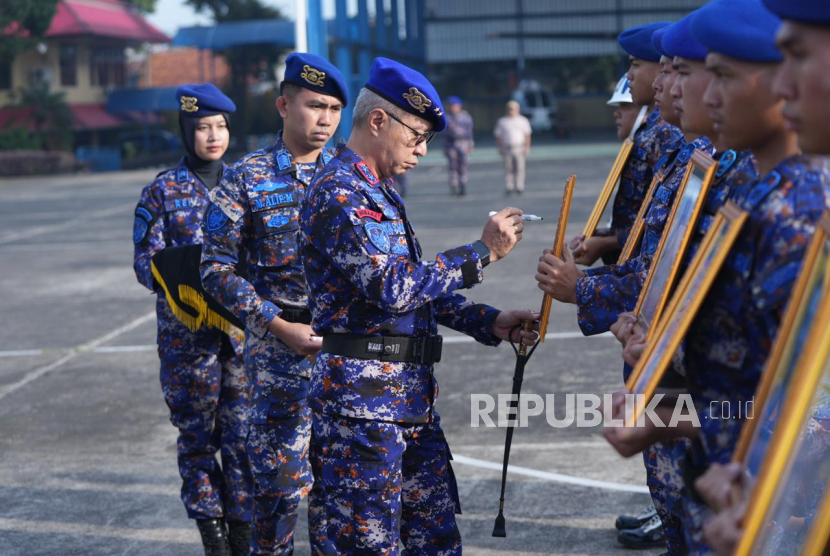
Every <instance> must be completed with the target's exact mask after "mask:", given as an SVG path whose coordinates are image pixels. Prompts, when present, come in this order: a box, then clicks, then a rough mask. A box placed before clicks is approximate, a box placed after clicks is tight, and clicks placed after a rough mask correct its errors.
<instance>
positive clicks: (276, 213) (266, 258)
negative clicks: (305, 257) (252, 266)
mask: <svg viewBox="0 0 830 556" xmlns="http://www.w3.org/2000/svg"><path fill="white" fill-rule="evenodd" d="M298 218H299V212H298V211H297V207H286V208H280V209H274V210H266V211H262V212H258V213H256V216H255V221H256V235H257V238H256V243H257V251H258V253H259V256H258V257H257V263H258V264H259V266H268V267H278V266H286V265H289V264H292V263H293V262H294V261H295V260H296V259H297V255H298V253H297V233H298V230H299V226H298Z"/></svg>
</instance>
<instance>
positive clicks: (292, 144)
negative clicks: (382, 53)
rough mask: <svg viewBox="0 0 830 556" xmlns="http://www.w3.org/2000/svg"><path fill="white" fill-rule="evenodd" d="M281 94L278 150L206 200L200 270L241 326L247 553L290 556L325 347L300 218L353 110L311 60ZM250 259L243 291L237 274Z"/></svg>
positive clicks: (250, 161) (290, 62) (320, 64)
mask: <svg viewBox="0 0 830 556" xmlns="http://www.w3.org/2000/svg"><path fill="white" fill-rule="evenodd" d="M280 92H281V94H280V97H279V98H278V99H277V108H278V109H279V111H280V115H281V116H282V118H283V121H284V128H283V130H282V131H281V132H280V133H279V134H278V135H277V141H276V143H275V144H274V145H273V146H271V147H268V148H266V149H262V150H260V151H256V152H254V153H251V154H249V155H247V156H245V157H243V158H242V159H241V160H240V161H239V162H237V163H236V164H234V166H233V167H232V168H231V169H230V170H228V172H227V173H226V174H225V176H224V178H223V179H222V182H221V183H220V184H219V187H217V188H216V189H215V190H214V191H213V192H212V193H211V202H212V205H211V207H210V209H209V210H208V213H207V218H206V219H205V224H204V230H205V232H204V233H205V246H204V249H203V253H202V266H201V269H202V280H203V282H204V287H205V289H206V290H207V291H208V292H209V293H210V294H211V295H213V297H215V298H216V299H217V300H218V301H219V302H220V303H222V304H223V305H224V306H225V307H227V308H228V309H229V310H230V311H232V312H233V313H234V314H235V315H237V316H238V317H239V319H240V320H242V321H243V322H245V324H246V332H247V333H246V338H247V340H246V343H245V367H246V368H247V371H248V377H249V380H250V382H251V411H250V414H249V421H250V433H249V436H248V443H247V445H248V455H249V457H250V460H251V468H252V471H253V474H254V483H255V485H254V487H255V488H254V496H255V499H256V515H255V518H254V535H253V542H252V545H251V553H252V554H291V553H292V552H293V550H294V527H295V525H296V522H297V514H298V505H299V503H300V501H301V500H302V498H303V497H304V496H305V495H306V494H307V493H308V490H309V489H310V488H311V481H312V476H311V469H310V467H309V463H308V442H309V435H310V432H311V422H310V419H309V410H308V405H307V403H306V397H307V395H308V380H309V374H310V373H311V366H312V364H313V355H314V354H315V353H317V351H319V349H320V346H321V343H320V338H319V337H316V336H315V334H314V332H313V331H312V329H311V327H310V326H309V324H310V323H311V314H310V313H309V311H308V308H307V300H308V296H307V293H306V284H305V277H304V276H303V269H302V266H301V264H300V258H299V253H298V247H297V225H298V222H297V218H298V214H299V208H300V205H301V203H302V201H303V198H304V197H305V195H306V191H307V187H308V185H309V184H310V183H311V181H312V179H314V176H315V175H316V174H317V173H318V172H319V170H320V169H321V168H322V167H323V166H324V165H325V164H326V163H327V162H328V161H329V159H330V158H331V155H330V154H329V152H328V151H327V150H325V149H324V146H325V144H326V142H327V141H328V140H329V139H331V136H332V135H333V134H334V132H335V130H336V129H337V126H338V124H339V123H340V115H341V111H342V109H343V107H344V106H346V104H347V103H348V101H349V97H348V92H347V87H346V83H345V80H344V78H343V76H342V74H341V73H340V72H339V71H338V70H337V69H336V68H335V67H334V66H332V65H331V64H330V63H329V62H328V61H326V60H325V59H323V58H321V57H319V56H315V55H312V54H297V53H295V54H292V55H290V56H289V57H288V58H287V59H286V69H285V79H284V81H283V82H282V84H281V89H280ZM243 250H247V252H248V276H249V278H248V280H244V279H242V278H239V277H238V276H236V275H235V274H234V269H235V268H236V266H237V265H238V263H239V257H240V252H242V251H243Z"/></svg>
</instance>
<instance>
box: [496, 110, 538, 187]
mask: <svg viewBox="0 0 830 556" xmlns="http://www.w3.org/2000/svg"><path fill="white" fill-rule="evenodd" d="M505 112H506V115H505V116H502V117H501V118H499V121H498V123H496V129H495V130H494V131H493V135H495V136H496V146H497V147H498V149H499V152H500V153H501V155H502V156H503V157H504V170H505V175H506V177H505V185H506V187H507V191H506V192H505V194H506V195H511V194H512V193H514V192H515V193H516V194H518V195H521V194H522V191H524V189H525V157H527V153H528V152H530V134H531V130H530V121H528V119H527V118H525V117H524V116H522V115H521V114H519V103H518V102H516V101H515V100H511V101H510V102H508V103H507V110H506V111H505Z"/></svg>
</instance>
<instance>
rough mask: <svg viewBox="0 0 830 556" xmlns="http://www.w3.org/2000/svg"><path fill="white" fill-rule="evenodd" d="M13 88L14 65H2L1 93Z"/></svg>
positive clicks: (0, 67) (0, 74)
mask: <svg viewBox="0 0 830 556" xmlns="http://www.w3.org/2000/svg"><path fill="white" fill-rule="evenodd" d="M11 88H12V65H11V64H2V63H0V91H3V90H6V89H11Z"/></svg>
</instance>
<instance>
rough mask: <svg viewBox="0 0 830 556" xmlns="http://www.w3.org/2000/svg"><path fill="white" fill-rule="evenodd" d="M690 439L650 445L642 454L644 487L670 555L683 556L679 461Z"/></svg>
mask: <svg viewBox="0 0 830 556" xmlns="http://www.w3.org/2000/svg"><path fill="white" fill-rule="evenodd" d="M689 444H690V443H689V440H688V439H686V438H676V439H674V440H669V441H666V442H658V443H656V444H652V445H651V446H649V447H648V448H647V449H646V450H645V451H644V452H643V462H644V463H645V466H646V484H647V485H648V490H649V491H650V492H651V499H652V501H653V502H654V508H655V509H656V510H657V514H658V515H659V516H660V521H662V522H663V530H664V531H665V535H666V550H667V551H668V553H669V554H672V555H675V554H686V542H685V538H684V536H683V523H682V522H681V519H682V517H683V508H682V504H683V490H684V485H685V483H684V481H683V474H682V473H681V470H680V462H681V461H682V460H683V457H684V456H685V454H686V450H687V449H688V448H689Z"/></svg>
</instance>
